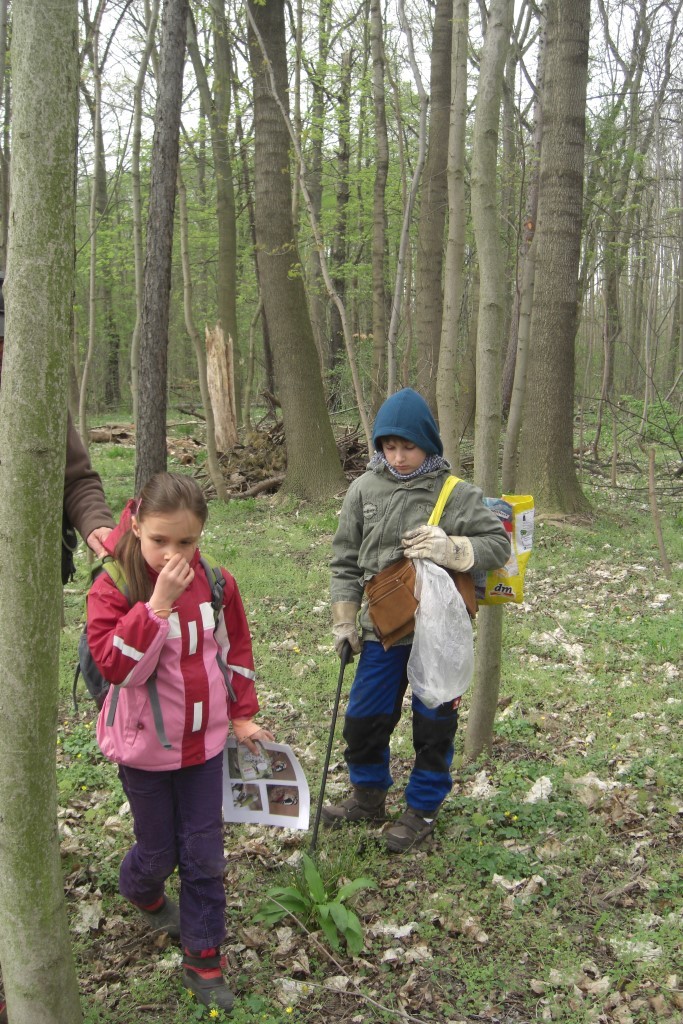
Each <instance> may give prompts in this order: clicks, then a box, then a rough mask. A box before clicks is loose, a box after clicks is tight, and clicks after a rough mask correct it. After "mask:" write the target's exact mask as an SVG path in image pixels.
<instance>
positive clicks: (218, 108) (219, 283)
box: [188, 0, 241, 414]
mask: <svg viewBox="0 0 683 1024" xmlns="http://www.w3.org/2000/svg"><path fill="white" fill-rule="evenodd" d="M211 20H212V29H213V51H214V53H213V56H214V79H213V88H212V87H211V86H210V85H209V78H208V75H207V72H206V68H205V66H204V62H203V60H202V56H201V54H200V52H199V46H198V43H197V32H196V28H195V25H194V21H193V19H192V18H191V17H190V18H189V19H188V50H189V53H190V58H191V60H192V66H193V68H194V73H195V78H196V80H197V85H198V88H199V91H200V94H201V97H202V106H203V109H204V111H205V112H206V115H207V117H208V119H209V125H210V128H211V151H212V153H213V164H214V176H215V183H216V229H217V241H218V267H217V271H216V297H217V306H218V320H219V322H220V324H221V326H222V328H223V331H224V332H225V336H226V344H227V345H228V346H229V345H230V344H232V351H233V354H234V357H235V360H234V361H235V366H236V372H235V381H234V387H235V400H236V402H237V408H238V409H240V393H241V382H240V381H241V374H240V371H239V365H240V360H239V343H238V336H237V335H238V330H237V226H236V218H235V190H234V185H233V167H232V151H231V145H230V137H229V125H230V113H231V111H230V99H231V80H232V58H231V54H230V40H229V38H228V23H227V19H226V17H225V0H211ZM228 338H229V339H230V341H228V340H227V339H228ZM216 412H217V414H218V410H216Z"/></svg>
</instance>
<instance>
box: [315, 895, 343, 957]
mask: <svg viewBox="0 0 683 1024" xmlns="http://www.w3.org/2000/svg"><path fill="white" fill-rule="evenodd" d="M315 909H316V911H317V913H318V920H319V921H320V927H321V928H322V932H323V935H324V936H325V938H326V939H327V941H328V942H329V944H330V945H331V946H332V949H339V948H340V946H341V942H340V941H339V932H338V931H337V926H336V925H335V923H334V921H333V920H332V918H331V917H330V913H329V905H328V906H325V905H323V906H318V907H316V908H315Z"/></svg>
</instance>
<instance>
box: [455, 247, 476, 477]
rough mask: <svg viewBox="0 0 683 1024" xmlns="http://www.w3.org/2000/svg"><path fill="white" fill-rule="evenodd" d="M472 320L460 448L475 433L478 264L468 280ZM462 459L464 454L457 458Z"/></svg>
mask: <svg viewBox="0 0 683 1024" xmlns="http://www.w3.org/2000/svg"><path fill="white" fill-rule="evenodd" d="M469 291H470V298H469V303H465V305H466V306H467V305H469V323H468V324H467V330H466V331H465V337H464V340H463V347H462V353H461V355H460V358H459V359H458V406H457V416H458V421H457V426H456V431H457V435H458V451H461V449H462V442H463V440H464V438H466V437H467V438H471V437H473V436H474V419H475V416H476V412H477V334H478V333H479V267H478V266H474V267H473V268H472V276H471V279H470V283H469ZM457 461H458V463H461V462H462V455H460V457H459V458H458V460H457Z"/></svg>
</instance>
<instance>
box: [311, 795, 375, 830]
mask: <svg viewBox="0 0 683 1024" xmlns="http://www.w3.org/2000/svg"><path fill="white" fill-rule="evenodd" d="M386 798H387V791H386V789H367V788H364V787H362V786H354V787H353V793H352V794H351V796H350V797H348V799H347V800H344V802H343V803H341V804H326V805H325V806H324V807H323V810H322V820H323V824H324V825H327V826H328V827H329V828H339V826H340V825H343V824H344V822H345V821H349V822H352V821H386V817H387V816H386V811H385V803H386Z"/></svg>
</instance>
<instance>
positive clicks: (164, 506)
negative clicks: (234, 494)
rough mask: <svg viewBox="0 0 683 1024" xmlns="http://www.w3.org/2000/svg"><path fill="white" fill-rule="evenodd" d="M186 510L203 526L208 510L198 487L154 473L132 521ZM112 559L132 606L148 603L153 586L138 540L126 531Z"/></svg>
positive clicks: (173, 475) (186, 478) (177, 476)
mask: <svg viewBox="0 0 683 1024" xmlns="http://www.w3.org/2000/svg"><path fill="white" fill-rule="evenodd" d="M184 510H187V511H188V512H192V514H193V515H195V516H196V517H197V519H198V520H199V522H200V523H201V524H202V527H203V526H204V523H205V522H206V518H207V516H208V514H209V510H208V507H207V504H206V499H205V497H204V495H203V494H202V490H201V488H200V486H199V484H197V483H196V481H195V480H193V479H192V477H189V476H182V475H181V474H180V473H157V474H155V476H153V477H151V478H150V479H149V480H148V481H147V483H146V484H145V486H144V487H143V488H142V490H141V491H140V495H139V497H138V501H137V506H136V511H135V518H136V519H137V521H138V522H139V523H141V522H142V521H143V520H144V519H145V517H146V516H163V515H168V514H169V512H179V511H184ZM115 558H116V561H117V562H120V564H121V567H122V569H123V571H124V574H125V577H126V583H127V584H128V594H129V598H130V602H131V604H135V602H136V601H149V599H150V597H151V596H152V591H153V590H154V587H153V585H152V581H151V579H150V576H149V572H148V571H147V563H146V562H145V560H144V558H143V557H142V550H141V548H140V538H139V537H136V536H135V534H134V533H133V530H132V529H130V530H127V531H126V533H124V535H123V537H122V538H121V540H120V541H119V542H118V544H117V545H116V551H115Z"/></svg>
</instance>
